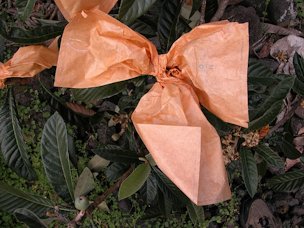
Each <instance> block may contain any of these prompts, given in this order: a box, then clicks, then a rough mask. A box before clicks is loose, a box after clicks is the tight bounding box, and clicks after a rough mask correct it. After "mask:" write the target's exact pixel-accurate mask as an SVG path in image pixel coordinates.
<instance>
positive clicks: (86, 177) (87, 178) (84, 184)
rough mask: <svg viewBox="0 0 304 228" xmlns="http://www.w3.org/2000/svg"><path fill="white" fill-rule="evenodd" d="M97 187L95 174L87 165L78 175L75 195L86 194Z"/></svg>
mask: <svg viewBox="0 0 304 228" xmlns="http://www.w3.org/2000/svg"><path fill="white" fill-rule="evenodd" d="M94 188H95V181H94V176H93V174H92V172H91V170H90V169H89V168H87V167H85V168H84V170H83V171H82V173H81V174H80V176H79V177H78V180H77V184H76V187H75V191H74V197H75V198H77V197H79V196H85V195H87V194H88V193H89V192H90V191H92V190H93V189H94Z"/></svg>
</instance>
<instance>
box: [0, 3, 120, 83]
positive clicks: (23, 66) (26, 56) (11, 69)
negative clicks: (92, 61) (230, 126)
mask: <svg viewBox="0 0 304 228" xmlns="http://www.w3.org/2000/svg"><path fill="white" fill-rule="evenodd" d="M55 2H56V4H57V6H58V8H59V9H60V11H61V12H62V14H63V15H64V17H65V18H66V19H67V20H68V21H70V20H71V19H72V18H73V17H74V15H75V14H76V13H79V12H81V11H82V10H83V9H93V8H96V9H99V10H102V11H103V12H106V13H108V12H109V11H110V10H111V9H112V7H113V6H114V5H115V4H116V2H117V0H103V1H100V0H94V1H92V0H91V1H88V0H78V1H74V0H55ZM57 41H58V39H55V40H54V41H53V42H52V44H51V45H50V46H49V47H48V48H47V47H45V46H43V45H31V46H27V47H22V48H19V50H18V51H17V52H16V53H15V54H14V56H13V57H12V58H11V59H10V60H9V61H7V62H6V63H4V64H3V63H1V62H0V89H1V88H3V87H4V85H5V84H4V82H5V79H7V78H12V77H20V78H24V77H33V76H35V75H36V74H38V73H40V72H41V71H43V70H45V69H48V68H51V67H52V66H56V64H57V58H58V48H57Z"/></svg>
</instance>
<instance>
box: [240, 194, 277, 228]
mask: <svg viewBox="0 0 304 228" xmlns="http://www.w3.org/2000/svg"><path fill="white" fill-rule="evenodd" d="M261 220H263V221H265V222H267V224H268V226H267V227H273V228H280V227H282V224H281V223H280V222H279V221H278V220H277V219H276V218H275V217H274V215H273V214H272V212H271V211H270V209H269V208H268V206H267V204H266V203H265V202H264V201H263V200H261V199H256V200H255V201H254V202H253V203H252V204H251V206H250V209H249V212H248V218H247V221H246V224H245V227H246V228H249V227H255V228H263V227H264V226H263V223H262V222H261Z"/></svg>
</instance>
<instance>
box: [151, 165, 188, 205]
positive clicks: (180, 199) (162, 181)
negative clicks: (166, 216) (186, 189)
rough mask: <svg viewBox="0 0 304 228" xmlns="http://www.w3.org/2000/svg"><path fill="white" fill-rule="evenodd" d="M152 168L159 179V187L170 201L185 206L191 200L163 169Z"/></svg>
mask: <svg viewBox="0 0 304 228" xmlns="http://www.w3.org/2000/svg"><path fill="white" fill-rule="evenodd" d="M152 168H153V173H155V177H156V179H157V184H158V187H159V189H160V190H161V191H162V193H163V194H164V197H165V198H168V199H169V201H171V202H172V203H174V204H178V205H179V206H185V205H187V204H188V203H189V202H190V200H189V199H188V197H187V196H186V195H185V194H184V193H183V192H182V191H181V190H179V189H178V188H177V187H176V186H175V184H174V183H173V182H172V181H171V180H170V179H169V178H168V177H167V176H166V175H165V174H164V173H163V172H162V171H160V170H159V169H158V168H157V167H152Z"/></svg>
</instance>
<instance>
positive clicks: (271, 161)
mask: <svg viewBox="0 0 304 228" xmlns="http://www.w3.org/2000/svg"><path fill="white" fill-rule="evenodd" d="M254 151H255V152H257V153H258V155H260V157H261V158H262V159H263V160H264V161H266V162H267V164H268V165H270V166H273V167H276V168H278V169H280V170H283V169H284V161H283V160H282V158H281V157H280V156H279V155H278V154H277V153H276V152H274V151H273V150H272V149H271V148H270V147H269V146H266V145H265V144H259V145H258V146H257V147H255V148H254Z"/></svg>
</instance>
